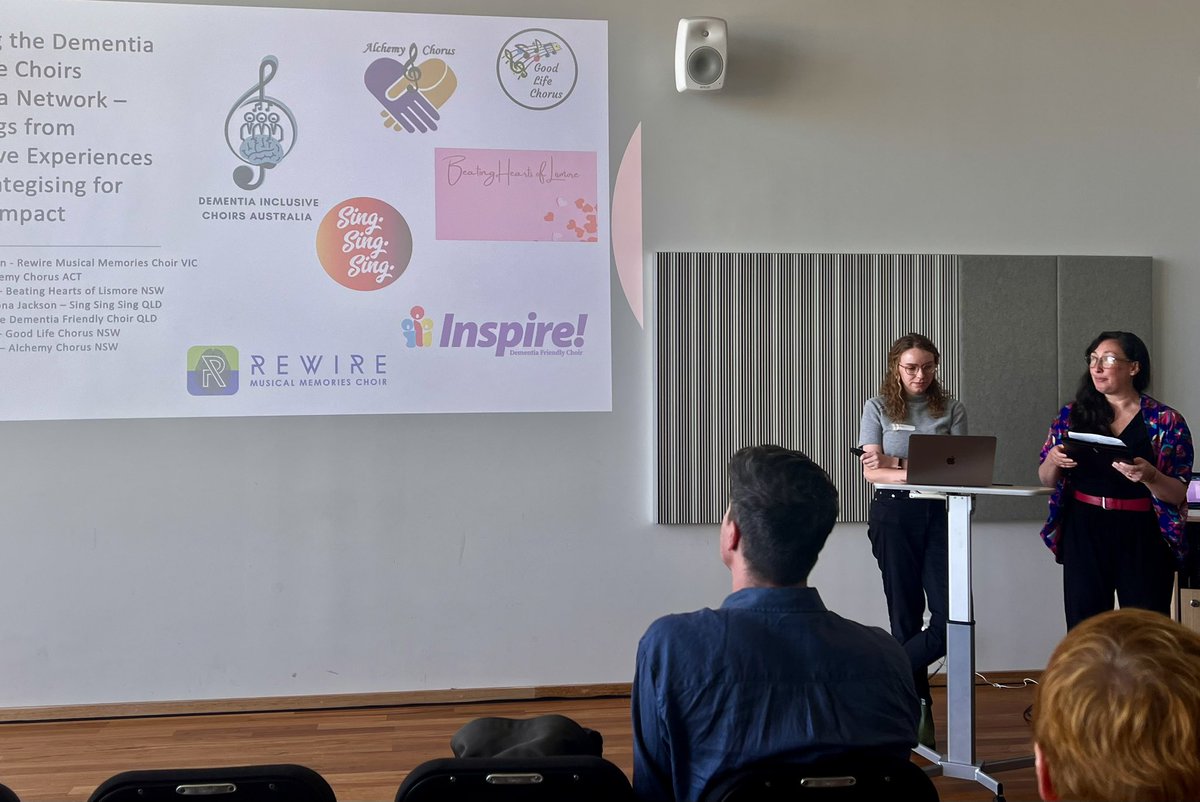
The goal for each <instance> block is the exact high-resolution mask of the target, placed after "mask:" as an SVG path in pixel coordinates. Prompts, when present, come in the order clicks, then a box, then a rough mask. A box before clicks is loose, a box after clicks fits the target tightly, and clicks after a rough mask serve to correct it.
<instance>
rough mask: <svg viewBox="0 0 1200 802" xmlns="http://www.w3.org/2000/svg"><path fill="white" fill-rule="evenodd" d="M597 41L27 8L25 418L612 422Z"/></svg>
mask: <svg viewBox="0 0 1200 802" xmlns="http://www.w3.org/2000/svg"><path fill="white" fill-rule="evenodd" d="M608 175H609V168H608V30H607V23H606V22H604V21H599V20H560V19H522V18H514V17H472V16H451V15H431V14H403V13H388V12H362V11H322V10H302V9H267V8H244V7H228V6H200V5H160V4H153V3H119V2H106V1H104V0H5V3H4V12H3V14H2V15H0V382H2V384H3V387H4V392H3V394H0V420H45V419H94V418H161V417H208V416H256V415H342V414H381V413H438V412H534V411H607V410H610V409H611V406H612V378H611V377H612V370H611V362H612V354H611V333H610V323H611V321H610V298H609V287H610V275H609V246H608V241H609V220H608V209H609V195H608Z"/></svg>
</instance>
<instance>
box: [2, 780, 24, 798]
mask: <svg viewBox="0 0 1200 802" xmlns="http://www.w3.org/2000/svg"><path fill="white" fill-rule="evenodd" d="M0 802H21V799H20V797H18V796H17V795H16V794H14V793H13V790H12V789H11V788H9V787H8V786H7V785H4V784H3V783H0Z"/></svg>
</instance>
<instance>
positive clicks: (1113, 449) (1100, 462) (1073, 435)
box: [1063, 432, 1133, 473]
mask: <svg viewBox="0 0 1200 802" xmlns="http://www.w3.org/2000/svg"><path fill="white" fill-rule="evenodd" d="M1063 447H1064V448H1066V450H1067V456H1069V457H1070V458H1071V459H1073V460H1075V461H1076V462H1078V463H1079V464H1080V466H1081V467H1086V469H1087V470H1090V471H1095V472H1097V473H1099V472H1101V471H1103V470H1105V469H1107V470H1112V464H1113V463H1114V462H1133V453H1132V452H1131V451H1130V450H1129V446H1127V445H1125V444H1124V443H1123V442H1121V440H1120V439H1118V438H1116V437H1109V436H1107V435H1103V434H1088V433H1086V432H1067V437H1066V441H1065V442H1064V443H1063Z"/></svg>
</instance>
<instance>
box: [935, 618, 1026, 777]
mask: <svg viewBox="0 0 1200 802" xmlns="http://www.w3.org/2000/svg"><path fill="white" fill-rule="evenodd" d="M946 655H947V661H946V730H947V733H946V737H947V743H946V754H941V753H939V752H935V751H934V750H932V749H930V748H928V747H925V746H918V747H917V748H915V749H914V750H913V751H914V752H916V753H917V754H918V755H920V756H921V757H923V758H925V759H926V760H928V761H930V762H932V763H933V764H934V765H932V766H929V767H927V768H926V769H925V773H926V774H928V775H929V776H930V777H937V776H944V777H954V778H955V779H959V780H971V781H972V782H977V783H979V784H980V785H982V786H984V787H985V788H987V789H988V790H989V791H991V792H992V793H993V794H995V795H996V797H997V798H999V797H1002V796H1003V795H1004V784H1003V783H1001V782H1000V781H999V780H997V779H996V778H995V777H992V776H991V774H989V772H1001V771H1010V770H1012V769H1024V768H1029V767H1030V766H1032V765H1033V756H1032V755H1029V756H1026V757H1016V758H1008V759H1006V760H992V761H986V762H976V760H975V622H974V621H950V622H948V623H947V624H946Z"/></svg>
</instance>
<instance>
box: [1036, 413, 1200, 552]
mask: <svg viewBox="0 0 1200 802" xmlns="http://www.w3.org/2000/svg"><path fill="white" fill-rule="evenodd" d="M1142 418H1143V419H1144V420H1145V421H1146V432H1147V433H1148V434H1149V435H1150V446H1151V447H1152V448H1153V449H1154V451H1155V453H1157V454H1158V462H1157V463H1156V464H1155V466H1154V467H1156V468H1158V470H1160V471H1162V472H1163V473H1165V474H1167V475H1168V476H1174V477H1175V478H1176V479H1179V480H1181V481H1183V482H1185V483H1186V482H1188V481H1189V480H1190V479H1191V478H1192V455H1193V452H1192V434H1191V432H1190V431H1188V425H1187V421H1185V420H1184V419H1183V416H1182V415H1180V414H1179V413H1178V412H1176V411H1175V410H1173V409H1171V408H1170V407H1169V406H1167V405H1166V404H1162V403H1159V402H1158V401H1155V400H1154V399H1153V398H1151V397H1150V396H1148V395H1143V396H1142ZM1070 419H1071V404H1067V405H1066V406H1065V407H1063V408H1062V411H1061V412H1059V413H1058V419H1057V420H1055V421H1054V423H1053V424H1051V426H1050V433H1049V434H1048V435H1047V436H1046V442H1045V444H1044V445H1043V446H1042V453H1041V456H1040V458H1039V460H1038V464H1041V463H1042V462H1045V461H1046V454H1047V453H1048V452H1049V451H1050V449H1052V448H1054V447H1055V446H1056V445H1058V444H1059V443H1061V442H1062V441H1063V439H1064V438H1065V437H1066V436H1067V429H1069V428H1070V425H1069V424H1070ZM1066 488H1067V481H1066V480H1065V479H1064V480H1062V481H1060V482H1059V483H1058V485H1057V486H1056V487H1055V488H1054V492H1053V493H1051V494H1050V516H1049V517H1048V518H1047V519H1046V525H1045V526H1043V527H1042V540H1044V541H1045V542H1046V545H1047V546H1049V547H1050V551H1052V552H1054V553H1055V554H1056V555H1057V554H1058V535H1059V526H1060V525H1061V524H1062V511H1063V499H1064V492H1065V491H1066ZM1151 502H1152V503H1153V505H1154V512H1155V514H1156V515H1157V516H1158V528H1159V529H1160V530H1162V536H1163V538H1164V539H1165V540H1166V541H1167V545H1169V546H1170V547H1171V551H1172V552H1174V553H1175V558H1176V559H1178V560H1180V561H1182V560H1183V559H1184V557H1186V556H1187V551H1188V542H1187V536H1186V534H1185V526H1186V524H1187V515H1186V513H1185V510H1186V509H1187V502H1186V501H1185V502H1184V503H1183V504H1180V505H1179V506H1178V507H1172V506H1171V505H1169V504H1167V503H1165V502H1163V501H1160V500H1159V499H1157V498H1151Z"/></svg>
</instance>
